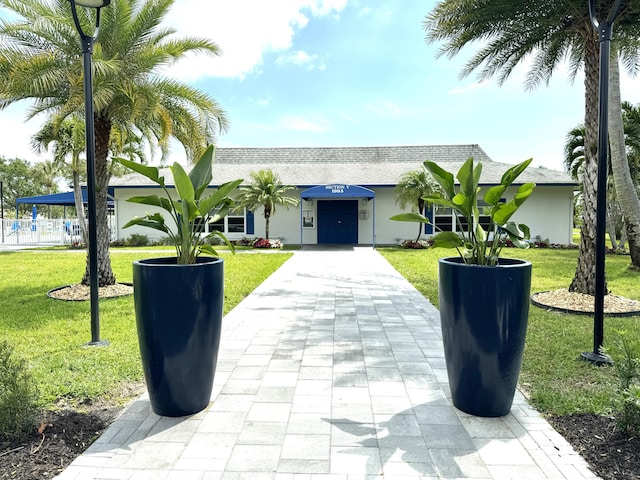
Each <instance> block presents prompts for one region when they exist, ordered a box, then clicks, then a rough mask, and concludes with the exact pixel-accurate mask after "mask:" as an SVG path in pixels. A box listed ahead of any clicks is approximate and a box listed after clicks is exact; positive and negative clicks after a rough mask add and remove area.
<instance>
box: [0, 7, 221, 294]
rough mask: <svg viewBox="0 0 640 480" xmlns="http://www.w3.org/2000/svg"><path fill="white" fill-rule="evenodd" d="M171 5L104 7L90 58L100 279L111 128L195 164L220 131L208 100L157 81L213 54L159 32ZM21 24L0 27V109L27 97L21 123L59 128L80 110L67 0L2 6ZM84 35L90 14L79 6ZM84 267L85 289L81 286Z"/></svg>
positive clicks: (77, 48)
mask: <svg viewBox="0 0 640 480" xmlns="http://www.w3.org/2000/svg"><path fill="white" fill-rule="evenodd" d="M173 2H174V0H112V2H111V4H110V5H109V6H108V7H107V8H104V9H102V11H101V16H102V22H101V26H100V35H99V38H98V39H97V41H96V43H95V46H94V52H93V60H94V61H93V66H94V70H93V72H94V73H93V83H94V118H93V122H94V128H95V143H96V155H95V161H96V165H95V171H96V193H97V199H96V210H97V217H98V222H97V233H98V245H97V249H96V250H97V253H98V283H99V285H100V286H104V285H110V284H113V283H115V276H114V274H113V271H112V269H111V262H110V259H109V228H108V221H107V186H108V183H109V178H110V168H109V163H110V162H109V149H110V144H111V141H112V134H113V131H114V127H115V128H116V129H117V130H118V131H120V132H125V131H126V132H132V133H135V134H136V135H138V136H139V137H141V138H144V139H145V140H147V141H148V142H149V143H150V144H151V145H157V146H158V147H159V148H160V149H161V151H162V155H163V158H165V157H166V154H167V153H168V152H169V142H170V140H171V138H175V139H177V140H178V142H180V143H181V144H182V146H183V147H184V149H185V151H186V154H187V158H196V157H197V156H199V154H200V153H201V152H203V151H204V150H205V148H206V146H207V145H208V144H210V143H213V141H214V140H215V137H216V134H217V133H218V132H221V131H225V130H226V129H227V127H228V124H227V119H226V116H225V113H224V112H223V111H222V109H221V108H220V106H219V105H218V104H217V103H216V101H215V100H213V99H212V98H211V97H210V96H208V95H206V94H204V93H203V92H201V91H199V90H197V89H195V88H192V87H190V86H187V85H185V84H183V83H180V82H178V81H175V80H171V79H167V78H164V77H163V76H162V69H163V68H164V67H166V66H167V65H170V64H172V63H174V62H175V61H177V60H179V59H180V58H183V57H184V56H185V55H187V54H189V53H201V52H202V53H207V54H212V55H217V53H218V47H217V45H216V44H215V43H213V42H211V41H209V40H206V39H202V38H184V39H175V38H173V37H172V35H173V34H174V33H175V31H174V30H172V29H168V28H161V27H160V24H161V22H162V20H163V19H164V18H165V17H166V16H167V15H168V13H169V9H170V7H171V6H172V5H173ZM0 6H3V7H5V8H6V9H8V10H10V11H11V12H13V13H14V14H17V15H18V17H19V19H18V20H15V21H10V22H3V23H0V79H1V80H0V109H1V108H5V107H7V106H8V105H10V104H12V103H15V102H19V101H21V100H32V107H31V109H30V111H29V113H28V119H30V118H33V117H35V116H37V115H40V114H45V115H49V117H50V119H51V122H52V123H53V125H55V126H59V125H60V124H61V122H62V121H63V120H64V119H65V118H67V117H70V116H73V115H77V114H82V113H83V112H84V91H83V80H82V72H83V68H82V56H81V55H80V52H81V51H82V48H81V45H80V37H79V35H78V32H77V31H76V29H75V25H74V23H73V21H72V16H71V9H70V4H69V2H68V1H65V0H56V1H54V2H42V1H41V0H22V1H19V0H0ZM79 10H80V11H79V12H78V14H79V16H80V22H81V24H82V25H83V28H84V29H85V31H88V32H90V31H91V29H92V27H91V26H92V25H93V24H94V22H93V15H94V13H93V9H79ZM88 278H89V275H88V262H87V270H86V272H85V276H84V279H83V283H88Z"/></svg>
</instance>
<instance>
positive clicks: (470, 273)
mask: <svg viewBox="0 0 640 480" xmlns="http://www.w3.org/2000/svg"><path fill="white" fill-rule="evenodd" d="M438 272H439V280H438V282H439V286H438V288H439V291H438V295H439V300H440V318H441V323H442V339H443V343H444V353H445V360H446V364H447V374H448V376H449V386H450V387H451V395H452V400H453V404H454V405H455V406H456V407H457V408H458V409H460V410H462V411H464V412H467V413H470V414H472V415H477V416H482V417H499V416H502V415H506V414H507V413H509V411H510V410H511V405H512V403H513V397H514V394H515V390H516V386H517V383H518V375H519V374H520V366H521V364H522V353H523V351H524V342H525V336H526V332H527V323H528V318H529V292H530V289H531V263H530V262H525V261H522V260H512V259H500V261H499V265H498V266H492V267H490V266H479V265H465V264H464V263H463V262H462V260H461V259H460V258H458V257H451V258H443V259H440V261H439V268H438Z"/></svg>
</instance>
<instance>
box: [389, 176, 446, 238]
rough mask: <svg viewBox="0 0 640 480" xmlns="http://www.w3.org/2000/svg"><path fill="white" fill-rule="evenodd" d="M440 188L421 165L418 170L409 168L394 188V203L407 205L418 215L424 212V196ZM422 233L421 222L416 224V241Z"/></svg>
mask: <svg viewBox="0 0 640 480" xmlns="http://www.w3.org/2000/svg"><path fill="white" fill-rule="evenodd" d="M439 190H440V187H439V185H438V183H437V182H436V181H435V180H434V179H433V177H432V176H431V174H430V173H429V172H428V171H427V170H426V169H425V168H424V167H423V168H421V169H420V170H411V171H409V172H405V173H403V174H402V175H401V176H400V178H399V179H398V183H397V185H396V188H395V193H396V203H397V204H398V205H399V206H400V208H402V209H406V208H407V207H410V208H411V211H413V212H417V213H419V214H420V215H423V214H424V207H425V201H424V198H423V197H424V196H425V195H430V194H432V193H435V192H437V191H439ZM421 234H422V224H421V223H420V224H418V236H417V238H416V242H417V241H419V240H420V235H421Z"/></svg>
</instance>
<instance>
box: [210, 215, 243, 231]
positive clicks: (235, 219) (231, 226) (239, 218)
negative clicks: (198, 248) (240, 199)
mask: <svg viewBox="0 0 640 480" xmlns="http://www.w3.org/2000/svg"><path fill="white" fill-rule="evenodd" d="M201 222H202V221H201ZM245 225H246V222H245V214H244V212H242V215H227V216H226V217H225V218H221V219H218V220H216V221H215V222H213V221H211V222H209V224H208V225H207V229H206V232H205V230H204V228H203V229H202V230H201V231H202V232H203V233H211V232H213V231H214V230H217V231H219V232H222V233H224V234H227V233H241V234H244V233H245V232H246V230H245Z"/></svg>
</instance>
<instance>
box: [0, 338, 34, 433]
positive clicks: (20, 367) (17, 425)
mask: <svg viewBox="0 0 640 480" xmlns="http://www.w3.org/2000/svg"><path fill="white" fill-rule="evenodd" d="M37 413H38V390H37V388H36V385H35V381H34V380H33V379H32V378H31V375H30V374H29V371H28V369H27V365H26V363H25V361H24V360H22V359H17V358H15V357H14V356H13V347H11V345H9V343H8V342H6V341H4V340H3V341H0V437H4V438H6V439H16V438H21V437H23V436H24V435H25V434H27V433H29V432H30V431H32V430H33V429H34V428H35V425H36V415H37Z"/></svg>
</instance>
